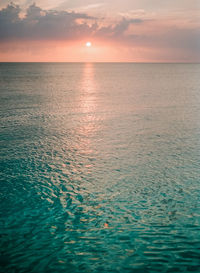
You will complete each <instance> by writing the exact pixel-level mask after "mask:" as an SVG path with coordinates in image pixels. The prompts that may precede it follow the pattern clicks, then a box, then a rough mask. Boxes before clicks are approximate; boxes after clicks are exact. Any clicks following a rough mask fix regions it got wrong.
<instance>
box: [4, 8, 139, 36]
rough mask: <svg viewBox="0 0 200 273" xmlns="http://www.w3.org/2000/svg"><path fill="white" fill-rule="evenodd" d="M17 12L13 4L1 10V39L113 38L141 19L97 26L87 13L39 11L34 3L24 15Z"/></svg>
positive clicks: (18, 9) (18, 10) (123, 20)
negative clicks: (89, 21) (90, 21)
mask: <svg viewBox="0 0 200 273" xmlns="http://www.w3.org/2000/svg"><path fill="white" fill-rule="evenodd" d="M20 13H21V9H20V7H19V6H17V5H14V4H10V5H8V6H7V7H6V8H4V9H2V10H0V40H11V39H27V40H31V39H34V40H41V39H44V40H54V39H55V40H57V39H80V38H81V37H84V36H86V35H87V36H95V37H96V36H99V37H101V36H104V38H105V37H113V38H114V37H119V36H122V35H123V33H124V32H125V31H126V30H127V29H128V27H129V25H130V24H139V23H142V22H143V21H142V20H141V19H125V18H123V19H122V20H121V21H120V22H118V23H116V24H115V25H114V26H108V27H102V28H99V26H98V24H97V23H96V22H93V23H92V24H91V23H90V24H89V23H88V22H87V20H94V21H95V20H97V18H94V17H91V16H88V15H87V14H84V13H75V12H67V11H54V10H42V9H41V8H39V7H37V6H36V5H35V4H33V5H30V6H29V8H28V9H27V11H26V15H25V17H24V18H20ZM78 20H82V22H81V23H80V22H78Z"/></svg>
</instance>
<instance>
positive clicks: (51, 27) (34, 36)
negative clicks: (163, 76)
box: [0, 4, 200, 61]
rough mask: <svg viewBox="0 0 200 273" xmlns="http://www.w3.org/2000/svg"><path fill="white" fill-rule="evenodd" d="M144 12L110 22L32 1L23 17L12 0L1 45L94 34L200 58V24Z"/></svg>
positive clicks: (2, 17) (3, 13) (1, 15)
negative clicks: (45, 8)
mask: <svg viewBox="0 0 200 273" xmlns="http://www.w3.org/2000/svg"><path fill="white" fill-rule="evenodd" d="M143 13H144V11H143V10H139V11H138V10H136V12H135V11H134V12H131V13H129V14H128V15H127V16H126V14H123V17H122V19H118V21H115V22H112V23H108V22H107V21H106V20H104V19H102V18H97V17H93V16H89V15H88V14H86V13H85V12H69V11H62V10H59V11H55V10H43V9H41V8H40V7H38V6H36V5H35V4H32V5H30V6H29V7H28V8H27V10H26V13H25V14H24V16H23V18H22V17H21V14H22V10H21V8H20V7H19V6H18V5H14V4H9V5H8V6H7V7H6V8H3V9H1V10H0V49H1V50H2V49H3V50H4V51H6V48H7V45H8V48H9V43H10V45H12V47H14V44H15V43H14V42H19V43H21V44H22V43H24V42H28V43H29V42H32V41H34V42H37V41H39V42H43V43H44V44H45V42H46V41H48V45H49V43H50V42H52V43H53V42H56V41H65V42H66V43H67V42H71V41H75V40H77V41H80V40H82V39H90V38H91V39H94V40H102V41H103V42H104V44H106V43H107V42H108V44H112V45H113V47H121V48H122V47H123V48H127V49H130V52H131V50H132V49H136V48H138V49H139V50H144V49H145V50H147V51H149V50H151V51H152V50H154V51H155V54H156V52H161V51H162V56H164V55H166V56H169V55H170V54H171V56H174V54H179V53H180V54H181V56H182V57H181V58H182V59H183V58H184V60H186V59H189V58H190V59H191V56H192V58H193V59H194V60H195V61H196V60H200V38H199V37H200V28H199V25H196V24H189V23H185V24H178V21H177V22H176V25H172V22H169V21H167V19H165V18H162V19H160V18H158V19H156V18H154V19H153V20H150V19H148V16H147V14H145V17H144V16H143V15H142V14H143ZM134 14H135V15H137V16H135V15H134ZM139 14H141V17H139ZM134 16H135V17H134ZM5 43H7V45H6V47H5V46H4V45H5ZM12 43H13V44H12ZM19 43H18V47H19ZM23 46H24V45H23ZM177 52H178V53H177Z"/></svg>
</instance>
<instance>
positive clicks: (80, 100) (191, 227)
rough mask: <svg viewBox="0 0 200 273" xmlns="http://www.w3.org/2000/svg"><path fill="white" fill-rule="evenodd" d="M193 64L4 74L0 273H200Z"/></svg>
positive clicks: (198, 70) (66, 67)
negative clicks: (0, 267) (0, 270)
mask: <svg viewBox="0 0 200 273" xmlns="http://www.w3.org/2000/svg"><path fill="white" fill-rule="evenodd" d="M199 75H200V65H198V64H103V63H102V64H92V63H85V64H84V63H83V64H78V63H77V64H73V63H72V64H49V63H46V64H39V63H38V64H23V63H22V64H14V63H13V64H3V63H2V64H0V91H1V95H0V96H1V194H0V198H1V208H0V210H1V219H2V225H1V229H0V232H1V243H0V249H1V252H2V256H1V265H2V271H3V272H9V273H10V272H13V273H14V272H16V273H19V272H20V273H21V272H34V273H40V272H48V273H51V272H52V273H56V272H67V273H68V272H73V273H77V272H81V273H82V272H83V273H84V272H94V273H96V272H101V273H107V272H110V273H111V272H113V273H114V272H116V273H117V272H119V273H135V272H136V273H137V272H141V273H143V272H144V273H145V272H176V273H177V272H198V269H199V267H200V225H199V223H200V185H199V184H200V183H199V182H200V77H199Z"/></svg>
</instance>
